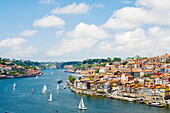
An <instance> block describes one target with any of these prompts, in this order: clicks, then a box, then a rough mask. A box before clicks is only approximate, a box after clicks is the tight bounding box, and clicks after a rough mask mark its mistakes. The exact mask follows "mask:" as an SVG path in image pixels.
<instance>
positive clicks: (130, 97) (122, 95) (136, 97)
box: [67, 80, 170, 108]
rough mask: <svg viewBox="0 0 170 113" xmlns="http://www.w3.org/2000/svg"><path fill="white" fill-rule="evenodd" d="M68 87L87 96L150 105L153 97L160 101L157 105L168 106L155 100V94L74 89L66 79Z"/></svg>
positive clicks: (168, 104)
mask: <svg viewBox="0 0 170 113" xmlns="http://www.w3.org/2000/svg"><path fill="white" fill-rule="evenodd" d="M67 85H68V87H69V88H70V89H71V90H72V91H73V92H74V93H77V94H85V95H89V96H103V97H106V98H111V99H118V100H123V101H128V102H136V103H142V104H146V105H150V104H149V103H151V102H153V101H152V99H153V98H155V101H154V103H160V106H157V107H167V108H170V103H169V102H165V101H159V102H157V101H156V99H157V98H158V97H157V96H148V95H142V94H134V93H126V92H119V93H116V94H115V93H108V92H104V91H96V90H89V89H86V90H84V89H76V88H74V85H73V84H72V83H71V82H70V81H69V80H68V81H67Z"/></svg>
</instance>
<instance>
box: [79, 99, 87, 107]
mask: <svg viewBox="0 0 170 113" xmlns="http://www.w3.org/2000/svg"><path fill="white" fill-rule="evenodd" d="M78 108H79V109H80V110H86V109H87V108H86V107H85V105H84V102H83V98H81V100H80V103H79V107H78Z"/></svg>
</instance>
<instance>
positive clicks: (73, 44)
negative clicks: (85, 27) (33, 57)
mask: <svg viewBox="0 0 170 113" xmlns="http://www.w3.org/2000/svg"><path fill="white" fill-rule="evenodd" d="M96 42H97V40H95V39H90V38H86V39H85V38H76V39H63V40H62V42H61V43H60V44H59V45H58V46H54V47H53V49H52V50H49V51H48V53H47V55H49V56H61V55H64V54H67V53H70V52H79V51H81V50H82V49H88V48H90V47H92V46H93V45H94V44H95V43H96Z"/></svg>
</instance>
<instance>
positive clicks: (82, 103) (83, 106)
mask: <svg viewBox="0 0 170 113" xmlns="http://www.w3.org/2000/svg"><path fill="white" fill-rule="evenodd" d="M81 105H82V108H86V107H85V105H84V102H83V98H81Z"/></svg>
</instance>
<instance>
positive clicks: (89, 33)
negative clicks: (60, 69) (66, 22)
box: [48, 23, 111, 56]
mask: <svg viewBox="0 0 170 113" xmlns="http://www.w3.org/2000/svg"><path fill="white" fill-rule="evenodd" d="M60 33H63V31H59V33H58V32H57V35H58V34H60ZM65 36H67V39H63V40H62V41H61V42H60V44H59V45H57V46H54V47H53V49H52V50H49V51H48V55H49V56H61V55H64V54H67V53H71V52H78V51H81V50H83V49H89V48H90V47H92V46H93V45H95V44H96V43H97V41H99V40H102V39H106V38H110V37H111V36H110V35H109V34H108V33H107V32H106V31H105V30H103V29H102V28H100V27H98V26H96V25H94V24H92V25H88V24H85V23H80V24H78V25H77V26H76V27H75V29H74V30H73V31H68V32H67V33H65Z"/></svg>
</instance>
